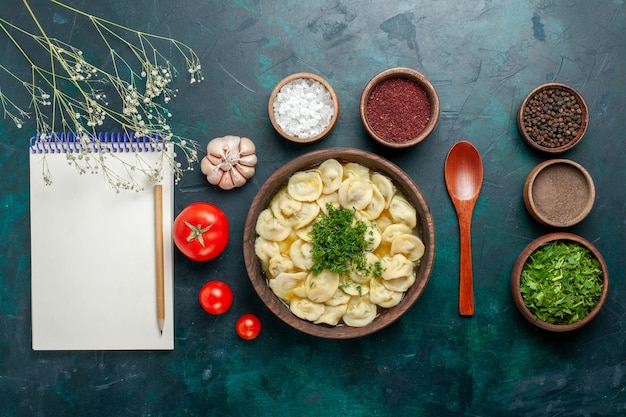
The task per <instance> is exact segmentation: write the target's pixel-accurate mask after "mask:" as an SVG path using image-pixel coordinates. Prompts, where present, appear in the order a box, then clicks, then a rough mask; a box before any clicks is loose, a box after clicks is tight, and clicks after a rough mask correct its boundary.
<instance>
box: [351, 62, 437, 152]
mask: <svg viewBox="0 0 626 417" xmlns="http://www.w3.org/2000/svg"><path fill="white" fill-rule="evenodd" d="M391 78H407V79H410V80H412V81H415V82H417V83H418V84H419V85H420V87H421V88H422V89H424V91H425V92H426V95H427V96H428V100H429V102H430V120H429V121H428V123H427V124H426V127H425V128H424V130H422V131H421V132H420V134H419V135H417V136H416V137H414V138H413V139H411V140H408V141H405V142H390V141H387V140H385V139H384V138H382V137H381V136H380V135H379V134H378V133H376V131H375V130H374V129H372V126H371V125H370V123H369V121H368V120H367V101H368V100H369V97H370V94H371V93H372V90H374V88H375V87H376V86H377V85H378V84H380V83H381V82H383V81H386V80H389V79H391ZM359 112H360V115H361V121H362V122H363V126H364V127H365V130H366V131H367V133H368V134H369V135H370V136H371V137H372V139H374V140H375V141H376V142H378V143H380V144H382V145H384V146H387V147H389V148H408V147H411V146H414V145H416V144H418V143H420V142H422V141H423V140H424V139H426V138H427V137H428V136H430V134H431V133H432V132H433V131H434V130H435V127H436V126H437V123H438V122H439V113H440V103H439V95H438V94H437V90H436V89H435V86H434V85H433V83H432V82H431V81H430V80H429V79H428V78H427V77H426V76H425V75H424V74H422V73H420V72H419V71H416V70H414V69H412V68H405V67H394V68H388V69H386V70H384V71H382V72H380V73H378V74H376V75H375V76H374V77H372V79H370V80H369V82H368V83H367V84H366V85H365V88H363V92H362V93H361V100H360V103H359Z"/></svg>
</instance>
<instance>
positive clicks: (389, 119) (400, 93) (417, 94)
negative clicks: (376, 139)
mask: <svg viewBox="0 0 626 417" xmlns="http://www.w3.org/2000/svg"><path fill="white" fill-rule="evenodd" d="M366 117H367V120H368V122H369V124H370V126H371V128H372V130H374V131H375V132H376V133H377V134H378V135H380V136H381V137H382V138H383V139H384V140H386V141H389V142H406V141H408V140H411V139H413V138H414V137H416V136H417V135H419V134H420V133H421V132H422V131H423V130H424V129H425V128H426V125H427V124H428V121H429V120H430V102H429V101H428V96H427V95H426V92H425V91H424V90H423V89H422V88H421V87H420V86H419V85H418V84H417V83H416V82H415V81H413V80H410V79H408V78H402V77H397V78H390V79H387V80H384V81H382V82H381V83H380V84H378V85H377V86H376V87H375V88H374V89H373V90H372V92H371V94H370V96H369V98H368V100H367V107H366Z"/></svg>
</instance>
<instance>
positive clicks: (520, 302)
mask: <svg viewBox="0 0 626 417" xmlns="http://www.w3.org/2000/svg"><path fill="white" fill-rule="evenodd" d="M555 240H567V241H571V242H576V243H579V244H581V245H583V246H585V247H586V248H587V249H589V251H590V252H591V253H592V254H593V256H594V257H595V258H596V259H597V260H598V262H599V263H600V267H601V268H602V279H603V288H602V294H601V295H600V299H599V300H598V304H597V305H596V306H595V308H594V309H593V310H592V311H591V312H590V313H589V314H588V315H587V316H585V317H583V319H582V320H579V321H577V322H576V323H572V324H561V325H558V324H551V323H546V322H545V321H543V320H539V319H538V318H537V316H535V315H534V314H533V313H531V312H530V310H529V309H528V307H527V306H526V304H525V303H524V299H523V298H522V294H521V293H520V277H521V274H522V269H523V268H524V265H525V264H526V260H527V259H528V257H529V256H530V255H531V254H532V253H533V252H534V251H535V250H537V249H538V248H539V247H540V246H541V245H543V244H544V243H548V242H552V241H555ZM608 291H609V271H608V268H607V265H606V262H605V261H604V258H603V257H602V254H601V253H600V251H599V250H598V249H597V248H596V247H595V246H594V245H593V244H592V243H591V242H589V241H588V240H587V239H585V238H583V237H582V236H579V235H577V234H574V233H568V232H554V233H548V234H545V235H542V236H539V237H538V238H536V239H535V240H533V241H532V242H530V243H529V244H528V245H527V246H526V247H525V248H524V249H523V250H522V252H521V253H520V254H519V256H518V257H517V259H516V260H515V263H514V265H513V271H512V272H511V293H512V295H513V300H514V302H515V305H516V306H517V308H518V310H519V311H520V313H521V314H522V316H524V318H525V319H526V320H528V321H529V322H530V323H532V324H534V325H535V326H537V327H539V328H541V329H544V330H548V331H551V332H568V331H572V330H576V329H579V328H581V327H583V326H585V325H586V324H588V323H589V322H590V321H591V320H593V319H594V318H595V317H596V316H597V315H598V313H599V312H600V310H601V309H602V306H603V305H604V303H605V301H606V297H607V294H608Z"/></svg>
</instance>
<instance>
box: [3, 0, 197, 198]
mask: <svg viewBox="0 0 626 417" xmlns="http://www.w3.org/2000/svg"><path fill="white" fill-rule="evenodd" d="M50 1H51V2H52V3H54V4H56V5H58V6H60V7H63V8H65V9H67V10H70V11H71V12H73V13H76V14H77V15H79V16H82V17H85V18H86V19H88V20H89V21H90V22H91V24H92V26H93V28H94V29H95V31H96V32H97V33H98V35H99V37H100V39H101V40H102V42H103V44H104V45H105V47H106V49H107V57H108V60H109V62H110V63H111V67H112V69H111V70H107V69H103V68H101V67H99V66H98V65H94V64H93V63H91V62H90V61H88V60H87V59H86V58H85V57H84V55H83V52H82V50H81V49H79V48H77V47H75V46H73V45H71V44H69V43H67V42H63V41H61V40H59V39H56V38H53V37H50V36H48V34H47V33H46V31H45V30H44V28H43V27H42V25H41V24H40V22H39V20H38V18H37V16H36V14H35V13H34V11H33V10H32V8H31V7H30V4H29V2H28V0H23V3H24V6H25V7H26V9H27V10H28V12H29V14H30V16H31V17H32V19H33V21H34V22H35V25H36V27H37V30H38V31H39V33H31V32H29V31H26V30H24V29H22V28H20V27H18V26H16V25H14V24H13V23H10V22H9V21H7V20H5V19H3V18H2V17H0V29H1V30H2V32H3V33H4V34H5V35H6V36H7V37H8V39H9V40H10V42H11V43H12V44H13V45H14V46H15V47H16V48H17V50H18V51H19V53H20V55H21V56H22V57H23V58H24V59H25V61H26V62H27V63H28V65H29V66H30V68H31V77H30V79H29V80H24V79H22V78H20V77H19V76H17V75H15V73H13V72H12V71H11V70H10V69H9V68H7V67H6V66H5V65H2V64H0V72H1V73H4V74H8V75H9V76H10V77H9V78H8V79H9V80H11V79H12V80H13V81H15V82H17V83H18V84H20V85H21V86H22V87H23V88H24V89H26V91H27V93H28V95H29V97H30V103H29V107H30V108H31V110H32V113H33V114H34V120H35V123H36V127H37V132H38V133H37V135H38V138H39V139H40V140H41V141H48V142H50V141H54V140H57V138H58V137H59V135H58V133H61V132H62V133H65V134H72V135H74V136H75V137H76V138H78V139H79V140H80V141H81V142H82V143H83V144H84V145H85V146H84V147H83V149H84V150H83V152H82V155H76V154H73V153H72V152H69V153H67V154H66V155H67V157H68V160H69V162H70V163H71V164H72V165H74V166H75V167H76V168H77V170H78V171H79V172H80V173H85V172H92V173H102V174H103V175H104V177H105V179H106V180H107V181H108V182H109V183H110V184H111V186H112V187H113V189H115V190H120V189H137V188H138V182H137V179H136V177H135V175H137V174H138V173H140V174H143V175H146V176H148V177H149V179H150V180H151V181H154V182H156V181H158V180H159V179H160V168H161V167H162V164H163V163H164V162H166V163H168V164H170V166H171V167H172V168H173V172H174V175H175V178H176V179H177V180H178V179H179V178H180V176H181V175H182V173H183V171H185V170H191V169H193V163H194V162H197V160H198V157H197V151H196V143H195V142H194V141H191V140H188V139H185V138H183V137H180V136H178V135H175V134H173V133H172V130H171V126H170V123H169V119H170V118H171V117H172V114H171V113H170V111H169V110H168V107H167V105H168V103H169V102H170V100H171V99H172V98H173V97H175V96H176V92H177V90H173V89H172V88H171V86H170V84H171V82H172V81H173V79H174V77H176V75H177V71H176V67H175V66H174V65H173V64H172V63H171V62H170V61H169V59H168V58H167V57H166V56H164V55H163V54H162V53H161V52H160V51H159V49H158V47H159V44H161V43H165V44H169V45H170V46H173V48H174V50H176V51H177V52H178V53H179V54H180V55H181V56H182V57H183V58H184V60H185V65H186V67H187V72H188V73H189V75H190V83H191V84H194V83H196V82H200V81H202V80H203V79H204V78H203V76H202V72H201V66H200V60H199V58H198V56H197V55H196V53H195V52H194V51H193V50H192V49H191V48H190V47H189V46H187V45H185V44H184V43H181V42H179V41H177V40H175V39H172V38H168V37H164V36H159V35H154V34H149V33H144V32H141V31H137V30H134V29H131V28H128V27H126V26H122V25H120V24H117V23H114V22H111V21H109V20H106V19H102V18H99V17H96V16H93V15H91V14H88V13H85V12H83V11H81V10H78V9H76V8H74V7H71V6H68V5H66V4H64V3H62V2H60V1H58V0H50ZM129 34H130V35H131V37H132V38H134V40H127V39H126V37H125V35H126V36H128V35H129ZM18 37H25V38H27V39H30V40H32V41H34V42H35V44H36V45H38V46H39V47H41V48H42V49H43V50H44V51H45V53H46V55H47V56H49V60H47V62H46V64H45V65H43V64H41V65H40V64H38V63H37V62H36V61H35V59H34V58H33V57H34V55H33V54H30V53H29V51H27V50H26V49H25V48H24V47H23V46H22V44H20V41H19V39H18ZM114 46H116V47H118V46H121V48H120V51H124V50H125V51H126V52H125V55H127V56H128V57H127V58H125V57H124V56H123V55H122V54H121V53H120V52H118V50H117V49H116V48H115V47H114ZM128 51H130V55H128ZM136 67H137V69H135V68H136ZM0 81H4V80H2V79H0ZM68 87H69V88H68ZM106 91H109V92H114V94H113V95H114V96H115V97H113V98H112V99H111V101H109V99H108V97H107V94H106ZM69 92H71V93H69ZM110 103H111V104H110ZM0 105H1V106H2V111H3V116H4V118H8V119H10V120H11V121H12V122H13V123H14V124H15V125H16V126H17V127H18V128H21V127H22V126H23V125H24V124H25V122H26V121H27V119H29V118H30V114H29V113H28V112H27V111H25V110H24V109H23V107H22V106H20V105H19V104H17V103H16V101H14V100H12V99H11V98H9V97H7V96H6V95H5V94H4V92H3V90H2V89H1V88H0ZM119 106H121V109H120V108H119ZM105 120H108V121H107V123H110V122H113V123H115V124H116V125H119V127H120V129H121V131H123V132H124V133H126V134H127V135H128V136H134V137H143V136H145V137H148V138H153V140H155V141H156V140H158V138H159V137H160V138H165V141H166V144H167V146H168V147H170V146H171V147H172V148H173V152H171V153H169V152H161V154H162V156H163V158H165V161H159V164H158V166H147V165H146V164H145V161H143V160H142V159H141V155H140V153H136V157H137V158H135V161H134V162H133V163H132V164H128V163H123V164H125V165H123V167H124V168H123V169H122V170H121V172H118V171H119V170H112V169H110V168H109V166H108V163H107V162H108V160H109V158H116V155H115V153H114V152H110V150H107V149H106V146H103V147H100V146H95V147H94V146H93V142H94V141H96V142H97V141H98V140H99V139H98V129H99V128H100V127H101V126H103V124H104V122H105ZM96 145H98V143H96ZM94 148H95V149H102V150H99V151H97V152H95V154H94V152H93V151H88V149H94ZM180 151H182V156H183V157H184V159H185V161H186V166H185V167H183V166H182V164H181V163H179V162H177V161H176V158H175V157H176V152H180ZM87 152H90V153H91V155H87V154H86V153H87ZM118 159H119V158H118ZM122 162H123V161H122ZM43 177H44V181H46V182H51V178H52V177H51V173H50V172H49V170H48V167H47V164H46V163H45V161H44V163H43Z"/></svg>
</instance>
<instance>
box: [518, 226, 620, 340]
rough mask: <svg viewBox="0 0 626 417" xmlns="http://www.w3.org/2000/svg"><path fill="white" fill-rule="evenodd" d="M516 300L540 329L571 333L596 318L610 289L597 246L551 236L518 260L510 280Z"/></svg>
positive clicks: (570, 236) (561, 235)
mask: <svg viewBox="0 0 626 417" xmlns="http://www.w3.org/2000/svg"><path fill="white" fill-rule="evenodd" d="M511 283H512V291H513V298H514V300H515V302H516V304H517V307H518V308H519V310H520V311H521V312H522V314H523V315H524V316H525V317H526V319H528V320H529V321H531V322H532V323H534V324H536V325H537V326H539V327H542V328H544V329H547V330H552V331H568V330H573V329H576V328H579V327H581V326H583V325H585V324H586V323H588V322H589V321H590V320H591V319H592V318H593V317H595V315H596V314H597V313H598V311H599V310H600V308H601V307H602V304H603V303H604V300H605V298H606V293H607V289H608V272H607V270H606V264H605V262H604V260H603V259H602V256H601V255H600V253H599V252H598V250H597V249H596V248H595V247H593V245H592V244H591V243H590V242H588V241H586V240H585V239H583V238H581V237H580V236H577V235H574V234H571V233H551V234H548V235H544V236H542V237H540V238H538V239H535V240H534V241H533V242H531V243H530V244H529V245H528V246H527V247H526V248H525V249H524V251H522V253H521V254H520V256H519V258H518V259H517V262H516V263H515V266H514V268H513V273H512V277H511Z"/></svg>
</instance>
